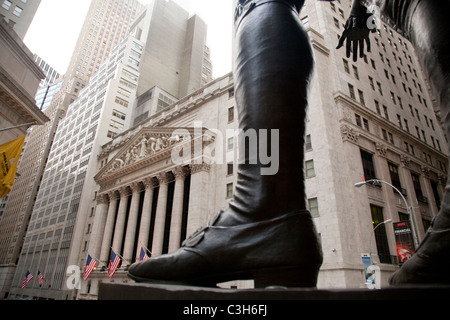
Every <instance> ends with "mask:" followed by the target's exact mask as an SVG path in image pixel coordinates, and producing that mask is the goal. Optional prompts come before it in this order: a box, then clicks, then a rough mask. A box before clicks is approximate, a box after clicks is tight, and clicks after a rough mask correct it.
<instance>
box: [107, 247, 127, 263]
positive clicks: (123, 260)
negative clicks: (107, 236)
mask: <svg viewBox="0 0 450 320" xmlns="http://www.w3.org/2000/svg"><path fill="white" fill-rule="evenodd" d="M111 250H112V251H114V249H113V247H111ZM114 253H115V254H116V255H117V256H118V257H119V258H120V259H122V261H126V262H128V263H131V261H128V260H127V259H124V257H122V256H121V255H120V254H118V253H117V252H115V251H114Z"/></svg>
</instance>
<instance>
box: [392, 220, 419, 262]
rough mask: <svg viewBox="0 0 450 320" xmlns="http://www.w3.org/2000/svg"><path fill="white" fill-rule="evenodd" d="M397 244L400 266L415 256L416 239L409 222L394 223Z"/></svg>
mask: <svg viewBox="0 0 450 320" xmlns="http://www.w3.org/2000/svg"><path fill="white" fill-rule="evenodd" d="M394 234H395V242H396V243H397V257H398V262H399V263H400V265H402V264H403V263H405V262H406V261H407V260H408V259H409V258H411V256H412V255H413V254H414V250H415V249H414V239H413V235H412V230H411V225H410V222H409V221H400V222H396V223H394Z"/></svg>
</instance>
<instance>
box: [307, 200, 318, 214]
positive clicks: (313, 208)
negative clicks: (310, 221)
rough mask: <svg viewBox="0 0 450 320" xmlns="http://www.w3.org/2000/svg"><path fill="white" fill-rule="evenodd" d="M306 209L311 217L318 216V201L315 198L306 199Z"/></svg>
mask: <svg viewBox="0 0 450 320" xmlns="http://www.w3.org/2000/svg"><path fill="white" fill-rule="evenodd" d="M308 207H309V212H310V213H311V215H312V216H313V217H318V216H319V201H318V200H317V198H312V199H308Z"/></svg>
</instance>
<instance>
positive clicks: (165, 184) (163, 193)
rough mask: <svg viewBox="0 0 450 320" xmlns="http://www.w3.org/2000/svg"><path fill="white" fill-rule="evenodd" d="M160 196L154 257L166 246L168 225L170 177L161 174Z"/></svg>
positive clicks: (159, 179) (153, 249)
mask: <svg viewBox="0 0 450 320" xmlns="http://www.w3.org/2000/svg"><path fill="white" fill-rule="evenodd" d="M157 178H158V181H159V196H158V206H157V208H156V217H155V231H154V234H153V245H152V256H153V257H156V256H159V255H161V254H162V250H163V244H164V228H165V224H166V209H167V193H168V190H169V175H168V174H167V173H161V174H160V175H159V176H158V177H157Z"/></svg>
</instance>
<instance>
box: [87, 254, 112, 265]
mask: <svg viewBox="0 0 450 320" xmlns="http://www.w3.org/2000/svg"><path fill="white" fill-rule="evenodd" d="M90 256H91V257H92V258H94V259H95V261H97V262H98V263H100V264H102V265H103V266H104V267H108V266H107V265H106V264H104V263H103V262H101V261H100V259H99V258H97V257H96V256H93V255H90Z"/></svg>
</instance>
